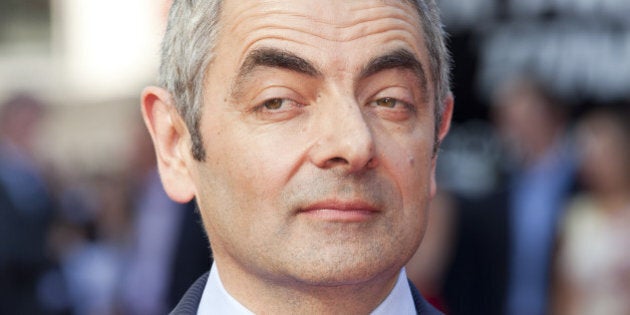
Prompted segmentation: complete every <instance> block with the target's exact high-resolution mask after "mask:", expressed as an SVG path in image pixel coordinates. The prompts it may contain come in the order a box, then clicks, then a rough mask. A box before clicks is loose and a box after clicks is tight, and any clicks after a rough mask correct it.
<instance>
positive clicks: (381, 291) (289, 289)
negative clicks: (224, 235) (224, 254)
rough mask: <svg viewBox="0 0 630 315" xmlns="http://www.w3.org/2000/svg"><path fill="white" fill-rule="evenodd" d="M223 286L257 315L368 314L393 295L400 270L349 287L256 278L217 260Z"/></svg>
mask: <svg viewBox="0 0 630 315" xmlns="http://www.w3.org/2000/svg"><path fill="white" fill-rule="evenodd" d="M215 258H216V259H215V266H216V267H217V268H218V270H219V271H220V277H221V282H222V284H223V286H224V287H225V289H226V291H227V292H228V293H230V295H232V296H233V297H234V298H235V299H236V300H237V301H239V303H241V304H243V305H244V306H245V307H247V308H248V309H249V310H251V311H252V312H254V313H256V314H259V313H260V314H344V313H345V314H368V313H370V312H371V311H372V310H374V309H375V308H376V307H377V306H378V305H379V304H380V303H381V302H382V301H383V300H385V298H387V296H388V295H389V293H390V292H391V291H392V289H393V287H394V285H395V284H396V281H397V279H398V276H399V273H400V269H399V268H396V269H393V270H391V271H388V272H385V273H384V274H383V275H379V276H376V277H374V278H371V279H367V280H364V281H359V282H356V283H348V284H332V285H322V284H312V283H307V282H304V281H300V280H299V279H274V278H272V277H265V276H260V275H256V274H253V273H252V272H249V271H247V270H245V269H244V268H240V267H239V266H238V265H237V264H234V263H230V262H228V261H223V259H221V258H219V257H215Z"/></svg>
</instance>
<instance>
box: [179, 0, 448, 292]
mask: <svg viewBox="0 0 630 315" xmlns="http://www.w3.org/2000/svg"><path fill="white" fill-rule="evenodd" d="M222 10H223V11H222V16H221V23H222V24H221V26H222V29H221V32H220V34H219V37H218V42H217V47H216V51H215V53H216V56H215V59H214V61H213V63H212V64H211V65H210V67H209V70H208V73H207V80H206V89H205V91H204V108H203V113H202V116H201V122H200V131H201V134H202V139H203V145H204V147H205V150H206V154H207V155H206V159H205V160H204V161H196V160H194V159H193V158H192V157H190V156H187V157H186V165H187V168H188V170H189V172H188V173H189V174H190V178H191V183H192V184H191V186H190V192H191V194H193V195H194V196H195V197H196V200H197V202H198V204H199V207H200V209H201V214H202V216H203V220H204V224H205V227H206V230H207V231H208V234H209V236H210V241H211V244H212V248H213V251H214V252H215V259H216V262H217V264H218V266H219V267H221V265H223V266H227V265H229V266H236V268H237V269H238V270H239V272H242V273H244V274H246V275H249V276H255V277H258V278H265V279H269V280H271V281H272V282H278V283H285V284H286V283H302V284H307V285H338V284H354V283H359V282H362V281H368V280H372V279H374V278H375V277H377V276H382V275H387V276H388V277H391V276H393V275H396V274H397V273H398V272H399V270H400V268H401V267H402V266H403V265H404V264H405V262H406V261H407V260H408V259H409V257H411V255H412V254H413V253H414V251H415V250H416V248H417V247H418V244H419V243H420V241H421V239H422V236H423V234H424V230H425V225H426V210H427V207H428V203H429V201H430V199H431V198H432V196H433V195H434V193H435V189H436V188H435V181H434V172H435V155H434V154H433V150H434V145H435V141H436V139H441V138H442V137H444V135H445V134H446V131H447V129H448V122H449V120H450V112H451V105H452V99H449V100H448V105H447V109H446V113H445V115H444V119H443V123H442V125H441V126H440V128H438V129H439V134H437V135H436V133H435V130H436V128H435V127H436V126H435V124H436V121H435V119H434V117H435V115H434V113H435V112H434V111H435V110H436V106H437V104H434V102H433V101H432V100H433V99H434V84H433V82H434V80H435V78H432V77H431V76H430V73H429V72H428V67H429V59H428V55H427V54H428V53H427V50H426V45H425V43H424V40H423V32H422V27H421V25H420V22H419V18H418V16H417V14H416V11H415V9H414V8H413V7H412V6H411V5H409V4H407V3H405V2H404V1H388V2H383V1H344V2H338V1H332V0H326V1H307V0H303V1H292V2H291V3H290V4H287V2H286V1H264V2H262V1H261V2H245V1H226V2H225V3H224V5H223V8H222ZM368 22H369V23H368ZM182 152H186V151H185V150H183V151H182ZM179 199H185V198H179Z"/></svg>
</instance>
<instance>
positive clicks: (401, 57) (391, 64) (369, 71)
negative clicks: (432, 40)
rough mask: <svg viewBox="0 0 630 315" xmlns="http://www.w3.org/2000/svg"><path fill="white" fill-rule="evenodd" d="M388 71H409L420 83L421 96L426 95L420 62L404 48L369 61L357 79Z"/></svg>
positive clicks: (425, 78) (424, 74) (424, 73)
mask: <svg viewBox="0 0 630 315" xmlns="http://www.w3.org/2000/svg"><path fill="white" fill-rule="evenodd" d="M390 69H407V70H411V71H412V72H413V74H414V75H415V76H416V78H417V79H418V80H419V81H420V85H421V88H422V93H423V95H427V92H428V88H427V75H426V72H425V71H424V67H423V66H422V62H420V60H418V58H416V56H415V55H414V54H413V53H412V52H410V51H409V50H407V49H404V48H400V49H396V50H393V51H391V52H388V53H385V54H384V55H381V56H378V57H375V58H374V59H372V60H370V61H369V62H368V63H367V65H366V66H365V67H364V68H363V70H362V71H361V73H360V74H359V78H360V79H364V78H367V77H369V76H371V75H374V74H376V73H378V72H381V71H384V70H390Z"/></svg>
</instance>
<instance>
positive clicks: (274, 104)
mask: <svg viewBox="0 0 630 315" xmlns="http://www.w3.org/2000/svg"><path fill="white" fill-rule="evenodd" d="M285 101H286V100H285V99H282V98H274V99H270V100H267V101H265V102H264V103H263V104H262V106H263V107H264V108H265V109H268V110H278V109H280V108H282V105H283V104H284V103H285Z"/></svg>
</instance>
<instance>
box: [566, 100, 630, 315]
mask: <svg viewBox="0 0 630 315" xmlns="http://www.w3.org/2000/svg"><path fill="white" fill-rule="evenodd" d="M576 133H577V136H576V143H577V145H578V148H579V153H580V154H579V156H580V157H581V160H580V167H579V171H580V172H579V174H580V179H581V181H582V183H583V185H584V188H585V190H584V191H583V192H581V193H579V194H577V195H576V196H575V197H574V198H572V199H571V202H570V204H569V207H568V209H567V214H566V217H565V219H564V221H563V224H562V230H561V231H562V233H561V238H560V239H561V243H560V246H559V248H560V249H559V254H558V258H557V260H556V268H555V271H556V277H555V278H556V281H557V284H556V286H555V288H556V292H555V293H556V295H555V296H556V298H557V300H556V301H555V306H556V307H555V309H554V312H555V314H561V315H564V314H567V315H595V314H610V315H623V314H630V300H629V299H628V297H630V250H629V245H630V117H629V116H628V114H627V113H624V112H623V111H622V110H613V109H595V110H594V111H592V112H590V113H589V114H587V115H586V116H585V117H584V118H582V119H581V120H580V121H579V123H578V125H577V131H576Z"/></svg>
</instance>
